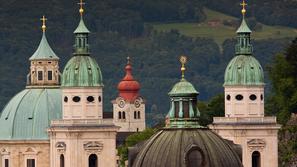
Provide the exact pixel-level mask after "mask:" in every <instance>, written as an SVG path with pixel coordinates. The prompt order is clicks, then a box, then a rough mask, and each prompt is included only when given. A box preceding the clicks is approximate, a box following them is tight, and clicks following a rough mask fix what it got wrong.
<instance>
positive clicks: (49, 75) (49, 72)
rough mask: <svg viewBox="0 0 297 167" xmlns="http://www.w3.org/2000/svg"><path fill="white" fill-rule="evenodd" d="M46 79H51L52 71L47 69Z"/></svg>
mask: <svg viewBox="0 0 297 167" xmlns="http://www.w3.org/2000/svg"><path fill="white" fill-rule="evenodd" d="M47 79H48V80H49V81H52V80H53V71H48V72H47Z"/></svg>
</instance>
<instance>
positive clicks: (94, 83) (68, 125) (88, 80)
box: [48, 0, 119, 167]
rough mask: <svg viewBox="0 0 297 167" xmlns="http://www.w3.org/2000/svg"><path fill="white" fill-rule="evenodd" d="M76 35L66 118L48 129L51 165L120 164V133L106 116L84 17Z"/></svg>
mask: <svg viewBox="0 0 297 167" xmlns="http://www.w3.org/2000/svg"><path fill="white" fill-rule="evenodd" d="M79 4H80V10H79V12H80V16H81V17H80V23H79V25H78V27H77V29H76V30H75V31H74V34H75V45H74V54H73V57H72V58H71V59H70V60H69V61H68V63H67V65H66V66H65V68H64V71H63V75H62V85H61V88H62V104H63V117H62V119H61V120H54V121H52V122H51V126H50V128H49V129H48V132H49V136H50V153H51V165H50V166H51V167H61V166H63V167H87V166H88V167H99V166H108V167H115V166H116V133H117V131H118V129H119V127H117V126H115V125H114V123H113V120H112V119H103V118H102V103H103V102H102V99H103V97H102V92H103V91H102V88H103V83H102V75H101V71H100V68H99V65H98V64H97V62H96V61H95V59H93V58H92V57H91V56H90V49H89V34H90V31H89V30H88V28H87V27H86V26H85V23H84V20H83V13H84V9H83V5H84V3H83V2H82V0H81V1H80V3H79Z"/></svg>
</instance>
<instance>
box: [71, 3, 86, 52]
mask: <svg viewBox="0 0 297 167" xmlns="http://www.w3.org/2000/svg"><path fill="white" fill-rule="evenodd" d="M78 4H79V5H80V8H79V13H80V22H79V24H78V27H77V28H76V29H75V31H74V34H75V45H74V50H75V53H74V54H75V55H80V56H82V55H89V34H90V31H89V29H88V28H87V27H86V25H85V23H84V19H83V14H84V8H83V5H85V3H84V2H83V0H80V2H79V3H78Z"/></svg>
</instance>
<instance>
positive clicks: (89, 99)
mask: <svg viewBox="0 0 297 167" xmlns="http://www.w3.org/2000/svg"><path fill="white" fill-rule="evenodd" d="M87 100H88V102H94V100H95V99H94V97H93V96H88V97H87Z"/></svg>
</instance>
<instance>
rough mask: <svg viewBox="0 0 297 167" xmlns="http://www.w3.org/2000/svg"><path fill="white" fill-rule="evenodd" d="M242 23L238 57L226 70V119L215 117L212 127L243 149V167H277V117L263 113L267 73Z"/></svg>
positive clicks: (246, 28)
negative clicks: (255, 54) (255, 55)
mask: <svg viewBox="0 0 297 167" xmlns="http://www.w3.org/2000/svg"><path fill="white" fill-rule="evenodd" d="M244 16H245V9H243V20H242V23H241V25H240V27H239V29H238V30H237V44H236V46H235V53H236V56H235V57H234V58H233V59H232V60H231V61H230V63H229V64H228V66H227V68H226V71H225V83H224V88H225V117H216V118H214V121H213V124H212V125H210V126H209V127H210V128H211V129H212V130H214V131H215V132H216V133H218V134H219V135H220V136H222V137H223V138H225V139H228V140H232V141H233V142H234V143H236V144H240V145H241V146H242V151H243V152H242V162H243V165H244V167H268V166H269V167H277V166H278V130H279V129H280V125H278V124H277V122H276V117H266V116H265V114H264V86H265V83H264V72H263V68H262V67H261V65H260V63H259V62H258V61H257V60H256V58H255V57H254V56H253V54H252V53H253V46H252V44H251V37H250V35H251V32H252V31H251V30H250V28H249V27H248V25H247V23H246V21H245V18H244Z"/></svg>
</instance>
